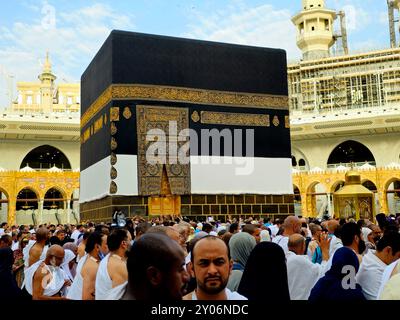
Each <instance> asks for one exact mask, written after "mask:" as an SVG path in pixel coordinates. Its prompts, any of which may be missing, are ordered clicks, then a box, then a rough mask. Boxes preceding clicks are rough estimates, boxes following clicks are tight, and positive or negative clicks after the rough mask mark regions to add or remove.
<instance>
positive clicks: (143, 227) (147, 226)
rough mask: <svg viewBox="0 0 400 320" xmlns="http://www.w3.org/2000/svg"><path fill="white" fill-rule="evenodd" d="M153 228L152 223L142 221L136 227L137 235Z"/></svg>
mask: <svg viewBox="0 0 400 320" xmlns="http://www.w3.org/2000/svg"><path fill="white" fill-rule="evenodd" d="M150 228H151V224H150V223H148V222H141V223H139V224H138V225H137V227H136V229H135V233H136V236H137V235H138V234H139V233H141V234H144V233H146V232H147V230H149V229H150Z"/></svg>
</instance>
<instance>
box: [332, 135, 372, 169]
mask: <svg viewBox="0 0 400 320" xmlns="http://www.w3.org/2000/svg"><path fill="white" fill-rule="evenodd" d="M366 162H368V163H370V164H372V165H375V158H374V156H373V154H372V152H371V151H370V150H369V149H368V148H367V147H366V146H364V145H363V144H361V143H359V142H357V141H352V140H349V141H345V142H343V143H341V144H340V145H338V146H337V147H336V148H335V149H334V150H333V151H332V153H331V154H330V156H329V159H328V168H332V167H337V166H339V165H340V164H348V163H354V164H355V165H357V163H358V164H359V165H363V164H365V163H366Z"/></svg>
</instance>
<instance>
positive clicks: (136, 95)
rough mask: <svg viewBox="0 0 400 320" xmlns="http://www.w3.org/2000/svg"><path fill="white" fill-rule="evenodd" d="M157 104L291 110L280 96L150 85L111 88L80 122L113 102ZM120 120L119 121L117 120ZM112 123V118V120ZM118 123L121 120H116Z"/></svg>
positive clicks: (85, 121)
mask: <svg viewBox="0 0 400 320" xmlns="http://www.w3.org/2000/svg"><path fill="white" fill-rule="evenodd" d="M137 99H140V100H158V101H169V102H190V103H196V104H206V105H224V106H232V107H249V108H261V109H276V110H288V109H289V98H288V97H287V96H280V95H268V94H255V93H242V92H229V91H216V90H202V89H189V88H179V87H167V86H151V85H138V84H136V85H111V86H109V87H108V88H107V89H106V90H105V91H104V92H103V93H102V94H101V95H100V96H99V97H98V98H97V100H96V101H95V102H94V103H93V104H92V105H91V106H90V107H89V108H88V109H87V111H86V112H85V113H84V114H83V116H82V118H81V126H82V127H84V126H86V124H87V123H88V122H89V121H90V120H91V119H92V118H93V117H94V116H95V115H96V114H97V113H98V112H99V111H100V110H102V109H103V108H104V107H105V106H106V105H107V104H108V103H109V102H110V101H111V100H137ZM118 118H119V117H118ZM111 121H113V120H112V118H111ZM114 121H118V120H114Z"/></svg>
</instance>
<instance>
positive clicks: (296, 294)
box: [286, 251, 326, 300]
mask: <svg viewBox="0 0 400 320" xmlns="http://www.w3.org/2000/svg"><path fill="white" fill-rule="evenodd" d="M286 265H287V274H288V285H289V293H290V300H308V297H309V296H310V293H311V290H312V288H314V286H315V284H316V283H317V281H318V279H319V278H320V277H321V276H322V275H323V272H324V269H325V265H326V261H323V262H322V264H318V263H312V262H311V261H310V259H308V257H307V256H306V255H297V254H295V253H294V252H291V251H289V252H288V253H287V254H286Z"/></svg>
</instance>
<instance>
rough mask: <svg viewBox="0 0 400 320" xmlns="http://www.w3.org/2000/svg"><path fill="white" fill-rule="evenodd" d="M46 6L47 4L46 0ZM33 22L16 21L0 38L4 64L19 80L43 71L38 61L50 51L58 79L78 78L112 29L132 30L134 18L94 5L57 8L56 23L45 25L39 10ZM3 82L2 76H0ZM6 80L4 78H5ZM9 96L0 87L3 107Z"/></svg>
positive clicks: (0, 102)
mask: <svg viewBox="0 0 400 320" xmlns="http://www.w3.org/2000/svg"><path fill="white" fill-rule="evenodd" d="M44 5H46V3H44ZM37 14H38V16H37V19H36V20H35V21H34V22H33V23H25V22H15V23H14V25H13V26H12V27H11V28H5V27H2V28H1V30H0V41H3V42H4V43H6V44H7V45H6V46H3V49H0V61H1V65H3V66H6V67H7V70H8V73H9V74H13V75H14V76H15V79H16V80H17V81H32V80H36V79H37V75H38V74H39V73H40V69H41V67H40V63H39V60H41V61H43V59H44V56H45V53H46V51H47V50H49V51H50V57H51V59H52V61H53V72H54V73H55V74H56V75H57V77H58V79H67V80H68V81H79V79H80V76H81V74H82V72H83V71H84V68H85V67H86V66H87V65H88V64H89V62H90V61H91V59H92V58H93V57H94V55H95V54H96V52H97V51H98V49H99V48H100V46H101V45H102V43H103V42H104V41H105V39H106V38H107V36H108V35H109V33H110V31H111V30H112V29H121V28H123V29H125V30H127V29H133V28H134V24H133V21H132V20H133V18H132V17H131V16H130V15H128V14H121V13H117V12H115V11H114V10H113V8H111V7H109V6H107V5H102V4H95V5H92V6H88V7H84V8H81V9H78V10H75V11H72V12H58V11H55V14H56V16H55V18H56V20H55V23H56V24H55V25H54V26H53V27H46V24H43V23H42V20H43V18H44V17H43V16H42V13H41V11H39V12H38V13H37ZM0 81H1V76H0ZM3 81H4V79H3ZM7 101H8V99H7V98H6V97H5V95H4V92H1V90H0V108H1V107H3V106H5V105H6V103H7Z"/></svg>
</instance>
